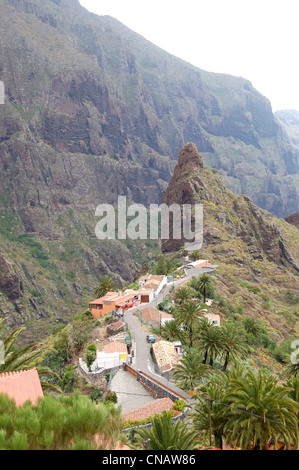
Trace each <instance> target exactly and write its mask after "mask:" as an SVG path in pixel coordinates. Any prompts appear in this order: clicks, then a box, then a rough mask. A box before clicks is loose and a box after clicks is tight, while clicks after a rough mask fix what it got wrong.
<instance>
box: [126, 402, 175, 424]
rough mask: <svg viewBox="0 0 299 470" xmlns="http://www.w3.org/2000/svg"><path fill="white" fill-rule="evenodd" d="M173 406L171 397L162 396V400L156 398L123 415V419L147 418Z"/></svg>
mask: <svg viewBox="0 0 299 470" xmlns="http://www.w3.org/2000/svg"><path fill="white" fill-rule="evenodd" d="M172 408H173V401H172V400H171V399H170V398H161V399H160V400H154V401H152V402H151V403H149V404H148V405H144V406H142V407H140V408H135V409H134V410H132V411H130V412H128V413H126V414H124V415H123V419H132V420H139V419H146V418H149V417H150V416H152V415H154V414H160V413H163V411H169V410H172Z"/></svg>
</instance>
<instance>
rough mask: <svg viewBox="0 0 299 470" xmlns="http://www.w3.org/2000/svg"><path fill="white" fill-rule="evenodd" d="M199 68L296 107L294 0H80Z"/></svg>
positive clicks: (298, 72) (298, 18) (298, 60)
mask: <svg viewBox="0 0 299 470" xmlns="http://www.w3.org/2000/svg"><path fill="white" fill-rule="evenodd" d="M80 3H81V5H82V6H84V7H85V8H87V9H88V10H89V11H92V12H93V13H97V14H99V15H110V16H113V17H114V18H116V19H118V20H119V21H121V22H122V23H123V24H125V25H126V26H128V27H129V28H130V29H132V30H133V31H135V32H137V33H139V34H141V35H142V36H144V37H145V38H146V39H148V40H149V41H151V42H153V43H154V44H156V45H157V46H159V47H161V48H162V49H164V50H166V51H168V52H170V53H171V54H174V55H176V56H177V57H180V58H182V59H184V60H186V61H187V62H190V63H192V64H193V65H195V66H197V67H200V68H201V69H204V70H207V71H211V72H220V73H228V74H231V75H235V76H242V77H244V78H247V79H248V80H250V81H251V82H252V84H253V86H254V87H255V88H256V89H257V90H258V91H259V92H261V93H262V94H263V95H265V96H266V97H267V98H269V99H270V101H271V103H272V108H273V111H276V110H278V109H296V110H298V111H299V92H298V87H299V53H298V46H299V0H80Z"/></svg>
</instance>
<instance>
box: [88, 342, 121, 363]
mask: <svg viewBox="0 0 299 470" xmlns="http://www.w3.org/2000/svg"><path fill="white" fill-rule="evenodd" d="M127 357H128V348H127V345H126V344H125V343H122V342H121V341H110V342H109V343H108V344H106V345H105V346H104V348H103V350H102V351H97V358H96V361H95V362H94V364H93V365H92V369H94V370H97V369H112V368H113V367H120V366H121V365H122V364H123V363H125V362H126V361H127Z"/></svg>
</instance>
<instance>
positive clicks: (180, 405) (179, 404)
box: [173, 399, 187, 411]
mask: <svg viewBox="0 0 299 470" xmlns="http://www.w3.org/2000/svg"><path fill="white" fill-rule="evenodd" d="M186 406H187V403H186V402H185V400H182V399H181V400H176V401H175V402H174V405H173V409H174V410H177V411H184V409H185V408H186Z"/></svg>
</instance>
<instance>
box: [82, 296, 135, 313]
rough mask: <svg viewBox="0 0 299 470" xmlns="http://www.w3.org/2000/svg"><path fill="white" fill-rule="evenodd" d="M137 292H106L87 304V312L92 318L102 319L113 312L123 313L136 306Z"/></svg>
mask: <svg viewBox="0 0 299 470" xmlns="http://www.w3.org/2000/svg"><path fill="white" fill-rule="evenodd" d="M138 300H139V292H137V291H134V290H128V291H126V292H125V293H122V292H107V294H106V295H104V296H103V297H101V298H100V299H97V300H94V301H93V302H90V303H89V310H90V311H91V313H92V315H93V317H94V318H99V317H103V316H105V315H108V314H109V313H112V312H113V310H115V311H119V310H121V311H123V310H126V309H128V308H132V307H134V306H136V305H138Z"/></svg>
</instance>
